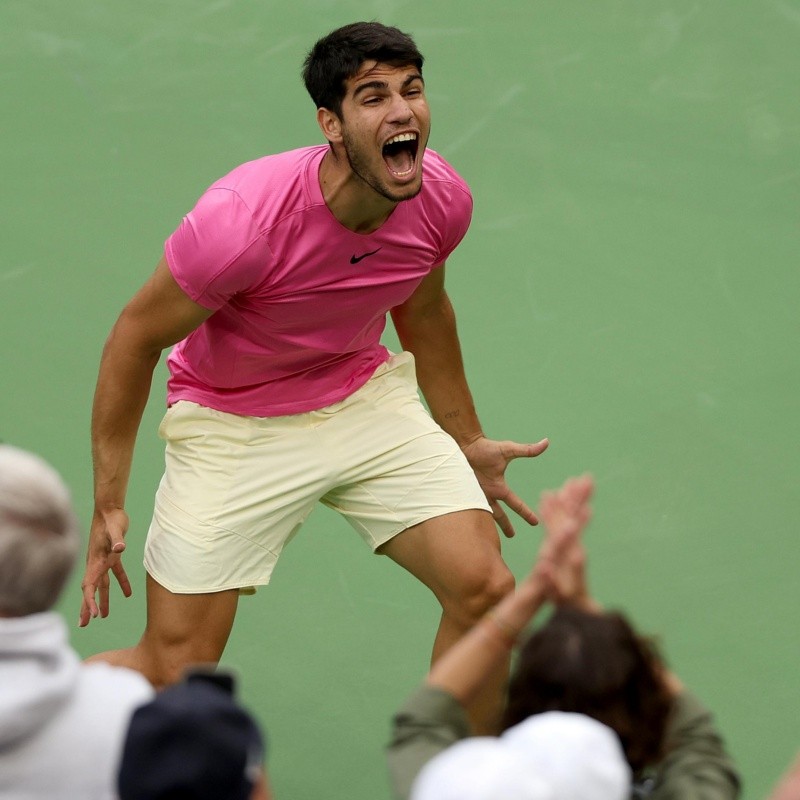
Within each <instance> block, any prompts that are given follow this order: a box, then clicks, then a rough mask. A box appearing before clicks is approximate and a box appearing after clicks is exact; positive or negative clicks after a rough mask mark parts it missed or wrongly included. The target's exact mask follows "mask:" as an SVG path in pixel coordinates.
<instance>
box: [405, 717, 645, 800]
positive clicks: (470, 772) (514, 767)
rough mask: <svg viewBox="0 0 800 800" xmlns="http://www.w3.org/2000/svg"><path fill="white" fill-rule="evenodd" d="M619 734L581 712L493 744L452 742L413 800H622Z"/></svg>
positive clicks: (517, 729)
mask: <svg viewBox="0 0 800 800" xmlns="http://www.w3.org/2000/svg"><path fill="white" fill-rule="evenodd" d="M630 791H631V769H630V767H629V765H628V762H627V761H626V760H625V754H624V753H623V751H622V747H621V745H620V742H619V739H618V738H617V735H616V734H615V733H614V731H612V730H611V729H610V728H608V727H607V726H605V725H603V724H602V723H600V722H598V721H597V720H595V719H592V718H591V717H587V716H584V715H583V714H569V713H565V712H561V711H549V712H547V713H544V714H536V715H534V716H532V717H529V718H528V719H527V720H525V721H524V722H522V723H520V724H519V725H515V726H514V727H513V728H509V729H508V730H507V731H505V733H503V735H502V736H500V737H499V738H494V737H475V738H472V739H465V740H464V741H461V742H458V743H457V744H454V745H453V746H452V747H449V748H448V749H447V750H444V751H443V752H441V753H439V755H437V756H436V757H435V758H433V759H431V761H429V762H428V764H426V765H425V767H424V768H423V769H422V770H421V772H420V774H419V775H418V777H417V779H416V781H415V782H414V786H413V788H412V791H411V800H628V798H629V797H630Z"/></svg>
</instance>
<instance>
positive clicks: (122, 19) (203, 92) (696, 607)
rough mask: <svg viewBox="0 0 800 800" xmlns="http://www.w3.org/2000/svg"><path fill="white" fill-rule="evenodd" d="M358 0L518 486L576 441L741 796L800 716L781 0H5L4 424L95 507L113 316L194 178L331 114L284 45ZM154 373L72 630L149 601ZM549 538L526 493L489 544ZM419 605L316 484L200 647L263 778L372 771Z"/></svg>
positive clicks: (426, 639)
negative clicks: (233, 687)
mask: <svg viewBox="0 0 800 800" xmlns="http://www.w3.org/2000/svg"><path fill="white" fill-rule="evenodd" d="M454 9H456V10H455V11H454ZM372 18H379V19H380V20H381V21H384V22H387V23H390V24H396V25H398V26H400V27H401V28H403V29H406V30H408V31H410V32H411V33H413V34H415V36H416V38H417V41H418V43H419V44H420V46H421V48H422V50H423V52H424V53H425V54H426V58H427V63H426V66H425V75H426V80H427V84H428V95H429V100H430V103H431V107H432V113H433V133H432V137H431V147H433V148H434V149H436V150H438V151H440V152H441V153H442V154H443V155H444V156H445V157H447V158H448V159H449V160H450V161H451V162H452V163H453V164H454V165H455V166H456V168H457V169H459V171H460V172H461V173H462V174H463V175H464V177H465V178H466V179H467V180H468V181H469V183H470V184H471V186H472V189H473V192H474V195H475V215H474V221H473V226H472V229H471V231H470V233H469V234H468V236H467V239H466V240H465V241H464V243H463V245H462V246H461V247H460V248H459V249H458V250H457V251H456V253H455V254H454V256H453V257H452V258H451V260H450V262H449V269H448V275H449V277H448V281H449V287H450V293H451V296H452V298H453V301H454V304H455V306H456V310H457V312H458V318H459V330H460V333H461V338H462V343H463V347H464V351H465V357H466V361H467V368H468V374H469V376H470V379H471V384H472V388H473V393H474V394H475V397H476V401H477V404H478V408H479V411H480V413H481V416H482V419H483V423H484V427H485V428H486V430H487V432H489V433H490V434H491V435H493V436H496V437H498V438H514V439H518V440H536V439H539V438H541V437H542V436H549V437H550V439H551V442H552V444H551V448H550V450H549V451H548V453H547V454H546V455H544V456H542V457H541V458H540V459H538V460H537V461H535V462H532V463H531V462H529V463H524V464H522V463H516V464H514V465H513V467H512V469H511V476H510V477H511V481H512V482H513V484H514V486H515V488H516V489H517V490H518V491H520V492H521V493H522V494H524V496H525V497H526V498H528V499H529V500H531V501H535V500H536V498H537V497H538V493H539V492H540V491H541V490H542V489H545V488H549V487H552V486H555V485H557V484H559V483H561V481H562V480H563V479H564V478H565V477H567V476H568V475H570V474H575V473H579V472H583V471H591V472H592V473H593V474H594V475H595V477H596V479H597V483H598V489H597V495H596V503H595V507H596V510H595V521H594V523H593V525H592V528H591V532H590V535H589V538H588V545H589V552H590V559H591V561H590V569H591V576H592V583H593V586H594V589H595V592H596V594H597V595H598V596H599V598H600V599H601V600H602V601H603V602H605V603H606V604H608V605H617V606H619V607H622V608H624V609H626V610H627V611H628V612H629V613H630V614H631V615H632V616H633V618H634V619H635V620H636V621H637V623H638V624H639V626H640V627H641V628H643V629H644V630H647V631H650V632H654V633H657V634H659V635H661V637H662V639H663V643H664V647H665V651H666V654H667V656H668V657H669V660H670V663H671V664H672V666H673V667H674V668H675V670H676V671H677V672H678V674H679V675H680V676H681V677H682V678H683V679H684V681H685V682H686V683H687V684H688V685H690V686H691V687H692V688H693V689H694V690H696V691H697V692H698V693H699V694H700V695H701V696H702V697H703V698H704V699H705V700H706V701H707V702H708V704H709V705H710V706H711V707H712V708H713V709H714V710H715V711H716V713H717V716H718V718H719V721H720V725H721V727H722V729H723V731H725V732H726V734H727V738H728V741H729V743H730V747H731V749H732V751H733V753H734V754H735V756H736V757H737V759H738V761H739V764H740V766H741V768H742V771H743V773H744V776H745V779H746V787H745V796H746V797H747V798H759V797H762V796H763V795H764V794H765V792H766V791H767V788H768V787H769V786H770V785H771V784H772V783H773V782H774V780H775V779H776V778H777V776H778V775H779V773H780V772H781V771H782V770H783V769H784V767H785V766H786V765H787V764H788V762H789V760H790V758H791V756H792V754H793V753H794V752H795V751H796V750H797V749H798V748H800V728H799V727H798V724H797V720H798V710H799V709H800V680H799V679H798V664H800V635H799V634H798V624H797V616H798V609H799V608H800V589H798V586H799V585H800V582H798V577H797V576H798V572H799V571H800V558H798V548H797V535H798V527H797V518H798V505H799V504H798V494H799V493H798V475H799V474H800V470H798V466H800V464H799V463H798V462H799V461H800V459H798V442H800V430H799V428H800V426H799V425H798V389H800V379H799V378H798V355H797V353H798V334H799V333H800V330H798V318H800V315H799V314H798V299H799V294H800V293H799V292H798V288H799V287H798V284H799V283H800V278H798V274H799V272H798V264H797V254H798V248H799V246H800V233H799V231H798V207H800V146H799V145H798V141H799V140H800V102H799V101H800V81H799V80H798V75H800V4H798V2H797V0H770V1H767V2H759V3H723V2H720V1H716V2H714V1H713V0H709V1H708V2H688V0H687V1H686V2H677V1H676V2H669V0H661V1H660V2H643V1H641V0H640V1H638V2H637V1H636V0H616V1H615V2H611V0H608V2H605V1H603V0H601V1H600V2H591V3H590V2H583V3H578V2H559V3H556V2H522V1H521V0H519V1H518V2H500V3H492V4H486V3H483V2H480V3H479V2H474V1H470V2H462V3H459V4H457V6H454V5H453V4H451V3H446V2H444V1H443V0H425V1H424V2H423V1H422V0H409V2H404V3H400V2H396V3H395V2H391V0H383V1H382V2H372V3H357V2H341V3H331V2H310V1H308V0H299V2H294V3H291V4H285V3H280V4H278V3H264V2H260V3H256V2H251V1H250V0H218V2H197V0H192V2H189V0H173V1H172V2H168V3H164V2H154V1H153V0H146V1H145V2H140V3H137V4H131V3H123V2H120V0H106V1H105V2H99V0H72V2H70V3H63V2H56V0H40V2H36V3H32V2H30V1H29V0H3V3H2V4H0V45H1V46H0V97H2V112H0V159H2V176H3V178H2V191H0V203H1V204H2V206H0V220H1V221H0V225H1V226H2V239H1V241H2V246H0V331H2V337H1V338H0V375H2V392H0V439H4V440H6V441H9V442H12V443H15V444H17V445H19V446H22V447H26V448H29V449H31V450H34V451H36V452H38V453H41V454H42V455H44V456H45V457H46V458H48V459H49V460H51V461H52V462H53V463H54V464H55V465H56V466H57V467H58V468H59V469H60V470H61V471H62V472H63V474H64V475H65V477H66V478H67V480H68V482H69V483H70V485H71V486H72V487H73V490H74V492H75V496H76V500H77V503H78V506H79V510H80V513H81V516H82V518H83V520H84V521H85V523H86V525H87V527H88V521H89V516H90V513H91V463H90V456H89V436H88V430H89V416H90V406H91V399H92V393H93V389H94V381H95V377H96V371H97V365H98V361H99V356H100V351H101V348H102V345H103V340H104V338H105V336H106V334H107V332H108V330H109V329H110V327H111V325H112V323H113V321H114V319H115V318H116V316H117V314H118V313H119V311H120V309H121V307H122V305H123V304H124V302H125V301H126V300H127V299H128V297H129V296H130V295H131V294H132V293H133V291H134V290H135V289H136V288H138V286H139V285H140V284H141V283H142V282H143V281H144V279H145V277H146V276H147V275H148V274H149V273H150V271H151V270H152V269H153V267H154V266H155V263H156V261H157V260H158V258H159V256H160V251H161V247H162V243H163V240H164V239H165V237H166V236H167V235H168V234H169V233H170V232H171V231H172V230H173V229H174V227H175V226H176V225H177V223H178V222H179V220H180V218H181V216H182V215H183V214H184V213H185V212H186V211H188V210H189V209H190V208H191V206H192V205H193V204H194V202H195V200H196V198H197V197H198V196H199V194H200V193H201V192H202V191H203V189H204V188H205V187H206V186H207V185H208V184H210V183H211V182H212V181H213V180H215V179H216V178H217V177H219V176H220V175H222V174H224V173H225V172H227V171H228V170H229V169H230V168H232V167H233V166H235V165H237V164H238V163H240V162H242V161H245V160H248V159H251V158H255V157H257V156H259V155H262V154H264V153H267V152H273V151H279V150H284V149H289V148H292V147H295V146H300V145H305V144H310V143H315V142H318V141H320V136H319V132H318V129H317V127H316V124H315V121H314V108H313V106H312V103H311V101H310V100H309V99H308V97H307V96H306V95H305V94H304V90H303V88H302V84H301V81H300V77H299V69H300V64H301V62H302V59H303V57H304V55H305V52H306V50H307V49H308V47H309V46H310V45H311V44H312V42H313V41H314V40H315V39H316V38H317V37H318V36H320V35H322V34H324V33H327V32H328V31H329V30H331V29H332V28H334V27H337V26H338V25H340V24H344V23H345V22H349V21H352V20H355V19H372ZM393 341H394V340H393V337H392V336H391V335H389V336H387V342H388V343H390V344H391V343H393ZM164 377H165V375H164V371H163V367H160V368H159V371H158V374H157V376H156V382H155V386H154V390H153V393H152V398H151V402H150V405H149V406H148V409H147V412H146V415H145V419H144V422H143V426H142V432H141V436H140V438H139V443H138V447H137V452H136V461H135V466H134V472H133V475H132V479H131V488H130V493H129V502H128V510H129V512H130V514H131V518H132V526H131V531H130V534H129V538H128V542H129V549H128V552H127V555H126V562H127V566H128V570H129V573H130V574H131V577H132V580H133V582H134V590H135V596H134V598H133V599H131V600H128V601H123V599H122V598H121V596H120V595H119V593H117V594H115V595H114V596H113V605H112V616H111V618H110V619H109V620H107V621H105V622H102V621H100V622H98V621H95V622H93V623H92V625H91V626H90V628H89V629H88V630H84V631H78V630H77V628H76V629H75V630H74V636H73V641H74V642H75V644H76V646H77V647H78V648H79V650H80V652H81V653H83V654H85V655H89V654H91V653H93V652H96V651H98V650H105V649H109V648H112V647H118V646H125V645H128V644H131V643H133V642H134V641H135V639H136V638H137V637H138V635H139V634H140V632H141V628H142V624H143V617H144V605H143V599H144V574H143V571H142V568H141V566H140V562H141V551H142V545H143V540H144V534H145V531H146V528H147V525H148V523H149V517H150V510H151V500H152V494H153V491H154V489H155V486H156V484H157V482H158V479H159V477H160V474H161V465H162V456H161V447H160V443H159V441H158V439H157V437H156V432H155V431H156V426H157V424H158V420H159V419H160V416H161V413H162V408H163V403H164V388H163V385H164ZM538 541H539V535H538V533H537V532H536V530H523V529H522V526H521V525H520V526H519V528H518V536H517V538H516V539H515V540H513V541H510V542H508V543H506V545H505V551H504V552H505V554H506V557H507V560H508V562H509V564H510V565H511V567H512V568H513V570H514V572H515V573H516V574H517V575H520V576H521V575H522V574H524V572H525V570H526V568H527V566H528V564H529V563H530V562H531V560H532V558H533V556H534V554H535V551H536V548H537V545H538ZM78 584H79V575H77V574H76V575H75V577H74V580H73V581H72V584H71V587H70V590H69V592H68V595H67V597H66V598H65V601H64V603H63V604H62V609H63V610H64V612H65V613H66V614H67V616H68V617H69V618H70V619H74V620H75V622H77V613H78V607H79V585H78ZM436 621H437V612H436V608H435V606H434V602H433V600H432V599H431V598H430V597H429V596H428V594H427V592H426V590H424V589H423V588H422V587H420V586H418V585H416V584H415V583H414V582H413V581H412V580H411V579H410V578H408V577H407V576H406V575H405V574H403V573H401V571H400V570H398V569H396V568H394V567H393V565H392V564H390V563H389V562H388V561H387V560H385V559H379V558H374V557H372V556H371V555H369V554H368V553H367V551H366V550H365V549H364V548H363V546H362V545H361V543H360V540H358V537H356V536H355V534H354V533H353V532H352V531H351V530H350V528H349V526H347V525H346V523H344V522H343V521H340V520H339V519H338V518H337V517H336V516H335V515H333V514H332V513H330V512H328V511H327V510H325V509H322V508H320V509H319V510H318V511H317V512H315V513H314V514H313V515H312V517H311V519H310V520H309V523H308V524H307V526H306V527H305V529H304V530H303V532H302V534H301V535H300V536H299V537H298V538H297V539H296V540H295V541H294V542H293V543H292V545H291V547H289V549H288V550H287V552H286V554H285V556H284V558H283V559H282V560H281V563H280V564H279V567H278V569H277V572H276V574H275V578H274V581H273V584H272V585H271V586H269V587H268V588H265V589H262V590H260V591H259V592H258V594H257V595H256V596H255V597H253V598H244V599H243V600H242V602H241V604H240V612H239V618H238V620H237V625H236V628H235V630H234V634H233V636H232V639H231V641H230V644H229V646H228V650H227V652H226V656H225V663H227V664H228V665H229V666H232V667H235V668H236V669H237V670H239V672H240V673H241V676H242V695H243V699H244V700H245V702H246V703H247V704H248V705H249V706H250V707H251V708H252V709H253V710H254V711H255V712H256V714H257V716H258V717H259V719H260V720H261V722H262V723H263V725H264V726H265V728H266V729H267V731H268V733H269V736H270V741H271V750H270V770H271V772H272V775H273V780H274V784H275V788H276V793H277V796H278V797H279V798H289V799H290V800H292V799H294V800H298V799H302V798H312V797H329V798H336V799H338V798H341V799H342V800H345V798H346V799H347V800H376V799H377V798H382V797H387V796H388V793H387V789H386V783H385V778H384V769H383V758H382V747H383V744H384V742H385V740H386V736H387V730H388V718H389V716H390V714H391V712H392V710H393V709H394V708H395V707H396V706H397V705H398V704H399V703H400V702H401V700H402V699H403V698H404V696H405V695H406V694H407V693H408V692H409V691H410V690H411V689H412V687H413V686H414V685H415V683H416V682H417V681H418V680H419V679H420V678H421V676H422V675H423V674H424V672H425V669H426V666H427V657H428V651H429V646H430V643H431V640H432V636H433V631H434V629H435V625H436Z"/></svg>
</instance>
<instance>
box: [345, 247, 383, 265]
mask: <svg viewBox="0 0 800 800" xmlns="http://www.w3.org/2000/svg"><path fill="white" fill-rule="evenodd" d="M380 249H381V248H380V247H379V248H378V250H380ZM378 250H373V251H372V252H370V253H364V255H363V256H350V263H351V264H358V262H359V261H361V260H362V259H364V258H366V257H367V256H374V255H375V253H377V252H378Z"/></svg>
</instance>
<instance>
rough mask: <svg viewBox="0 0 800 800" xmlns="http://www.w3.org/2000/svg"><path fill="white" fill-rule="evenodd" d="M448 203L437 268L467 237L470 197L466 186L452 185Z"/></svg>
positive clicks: (470, 219)
mask: <svg viewBox="0 0 800 800" xmlns="http://www.w3.org/2000/svg"><path fill="white" fill-rule="evenodd" d="M449 199H450V202H449V203H448V205H447V208H446V209H445V210H444V211H445V220H446V224H445V226H444V236H443V237H442V245H441V249H440V251H439V258H438V259H437V262H436V263H437V266H440V265H441V264H444V262H445V261H447V258H448V257H449V255H450V254H451V253H452V252H453V250H455V249H456V247H458V245H459V244H460V243H461V240H462V239H463V238H464V237H465V236H466V235H467V230H469V225H470V222H471V221H472V195H471V194H470V192H469V189H467V187H466V186H462V185H461V184H457V183H454V184H452V187H451V190H450V198H449Z"/></svg>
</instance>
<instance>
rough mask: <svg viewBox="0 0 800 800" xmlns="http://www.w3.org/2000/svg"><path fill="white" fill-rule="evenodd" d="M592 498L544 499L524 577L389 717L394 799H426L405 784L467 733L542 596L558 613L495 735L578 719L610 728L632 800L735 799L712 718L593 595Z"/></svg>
mask: <svg viewBox="0 0 800 800" xmlns="http://www.w3.org/2000/svg"><path fill="white" fill-rule="evenodd" d="M592 491H593V482H592V480H591V478H590V477H588V476H584V477H582V478H575V479H571V480H568V481H567V482H566V483H565V484H564V486H562V487H561V489H559V490H557V491H555V492H550V493H545V494H544V495H543V497H542V502H541V504H540V508H539V516H540V518H541V520H542V522H543V523H544V524H545V526H546V528H547V535H546V537H545V539H544V541H543V543H542V547H541V550H540V553H539V557H538V559H537V562H536V564H535V565H534V567H533V569H532V571H531V573H530V574H529V575H528V576H527V577H526V578H525V580H523V581H522V582H521V583H520V585H519V587H518V588H517V590H516V591H515V592H512V593H510V594H509V595H508V596H507V597H506V598H504V599H503V600H502V601H501V602H500V603H499V604H498V605H497V606H496V607H495V608H494V609H492V610H491V611H490V612H489V613H488V614H487V615H486V616H485V617H484V618H483V619H482V620H481V622H480V623H479V624H477V625H476V626H474V627H473V629H472V630H471V631H470V632H469V633H468V634H467V635H466V636H465V637H464V638H463V639H462V640H461V641H460V642H459V643H458V644H457V645H456V646H455V647H453V648H451V650H449V651H448V653H447V654H446V655H445V656H443V657H442V658H441V659H440V660H439V661H438V662H437V663H436V664H435V665H434V666H433V667H432V668H431V671H430V673H429V674H428V676H427V678H426V680H425V682H424V684H423V685H422V686H421V687H419V688H418V689H417V691H416V692H415V693H414V694H412V695H411V697H410V698H409V699H408V700H407V701H406V703H405V705H404V706H403V707H402V708H401V709H400V711H399V712H398V713H397V714H396V715H395V717H394V723H393V732H392V740H391V743H390V745H389V748H388V751H387V758H388V766H389V772H390V775H391V780H392V786H393V790H394V794H395V797H396V798H402V799H403V800H405V798H408V797H411V798H412V800H421V798H418V797H417V795H415V793H414V790H413V789H412V786H414V785H415V784H414V781H415V778H416V777H417V775H418V774H419V773H420V770H421V769H422V768H423V766H424V765H425V764H426V763H428V762H429V761H430V760H431V759H433V758H434V757H436V756H437V755H438V754H440V753H442V752H443V751H445V750H446V749H447V748H448V747H449V746H450V745H452V744H454V743H455V742H458V741H460V740H462V739H464V738H466V737H467V736H469V726H468V722H467V719H466V716H465V713H464V705H465V704H466V703H468V702H469V700H470V698H471V697H472V696H473V694H474V692H475V691H477V690H478V689H479V687H480V685H481V683H482V681H483V680H484V678H485V677H486V676H487V675H490V674H492V671H493V670H494V669H495V667H496V665H497V664H498V663H503V662H504V661H505V659H506V658H507V657H508V653H509V652H510V651H511V650H512V649H513V648H515V647H516V645H517V641H518V639H519V637H520V636H521V634H522V632H523V630H524V629H525V628H526V627H527V626H528V625H529V623H530V622H531V620H533V619H534V617H535V616H536V615H537V613H538V612H539V611H540V610H541V609H542V608H543V606H544V605H545V603H546V602H547V601H548V600H549V601H552V602H554V603H555V604H556V608H555V610H554V612H553V613H552V614H551V615H550V616H549V618H548V619H547V620H546V621H545V622H544V623H543V624H541V625H540V626H539V627H538V629H537V630H536V631H535V632H534V633H533V634H532V635H531V636H530V637H529V638H527V639H526V640H525V643H524V644H523V645H522V647H521V649H520V650H519V652H518V658H517V659H516V661H515V664H514V669H513V672H512V677H511V680H510V683H509V687H508V700H507V706H506V711H505V715H504V719H503V725H502V728H503V729H504V731H503V733H502V734H501V737H502V736H506V735H507V734H508V731H511V730H514V729H515V728H516V727H517V726H519V725H520V724H524V721H526V720H528V719H531V718H535V717H536V716H537V715H541V714H547V713H552V712H554V711H558V712H564V713H578V714H583V715H586V716H589V717H592V718H594V719H596V720H597V721H598V722H600V723H602V724H604V725H605V726H607V727H608V728H609V729H610V730H612V731H614V733H615V735H616V737H617V739H618V741H619V743H620V745H621V747H622V750H623V752H624V753H625V758H626V760H627V762H628V764H629V766H630V768H631V774H632V776H633V783H632V785H631V787H630V795H631V797H636V798H640V797H650V798H652V799H653V800H668V799H671V798H677V797H679V798H681V800H734V798H737V797H738V796H739V791H740V779H739V775H738V772H737V770H736V767H735V766H734V764H733V761H732V760H731V758H730V756H729V755H728V753H727V752H726V750H725V746H724V743H723V740H722V737H721V736H720V734H719V733H718V731H717V730H716V727H715V726H714V723H713V719H712V716H711V714H710V712H709V711H708V710H707V709H706V708H705V707H704V706H703V705H702V703H701V702H700V701H699V700H698V699H697V698H696V697H695V696H694V695H693V694H691V693H690V692H689V691H688V690H687V689H686V688H685V687H684V686H683V685H682V684H681V682H680V681H679V680H678V678H677V677H676V676H675V675H674V674H673V673H671V672H670V671H669V669H668V668H667V667H666V665H665V664H664V662H663V660H662V659H661V656H660V655H659V654H658V651H657V649H656V648H655V647H654V645H653V643H652V642H650V641H649V640H647V639H646V638H644V637H642V636H640V635H639V634H638V633H636V631H635V630H634V628H633V627H632V626H631V624H630V623H629V622H628V620H627V619H626V618H625V617H624V616H623V615H622V614H621V613H618V612H607V611H604V610H603V609H602V608H601V607H600V605H599V604H598V603H597V602H596V601H595V600H594V599H593V598H592V597H591V595H590V594H589V590H588V586H587V582H586V576H585V552H584V549H583V545H582V542H581V533H582V531H583V529H584V528H585V526H586V525H587V524H588V522H589V519H590V517H591V508H590V505H589V501H590V498H591V495H592ZM582 766H583V765H582V764H580V763H578V762H576V764H575V768H576V769H579V768H581V767H582ZM595 796H596V797H598V800H600V795H595ZM426 798H428V799H429V800H434V798H433V796H432V795H426Z"/></svg>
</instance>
